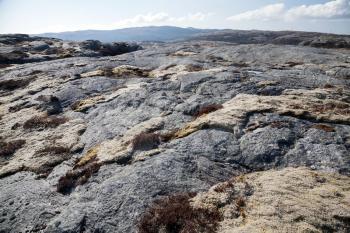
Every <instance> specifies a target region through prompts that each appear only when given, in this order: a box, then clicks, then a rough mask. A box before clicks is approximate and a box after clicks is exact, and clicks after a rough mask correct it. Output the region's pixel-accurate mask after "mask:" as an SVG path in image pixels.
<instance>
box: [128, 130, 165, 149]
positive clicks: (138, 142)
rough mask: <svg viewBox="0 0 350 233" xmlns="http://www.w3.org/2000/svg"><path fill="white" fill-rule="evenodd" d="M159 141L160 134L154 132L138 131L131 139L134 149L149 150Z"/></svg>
mask: <svg viewBox="0 0 350 233" xmlns="http://www.w3.org/2000/svg"><path fill="white" fill-rule="evenodd" d="M159 143H160V136H159V135H158V134H156V133H140V134H139V135H136V136H135V137H134V139H133V140H132V146H133V149H134V150H149V149H154V148H157V146H158V145H159Z"/></svg>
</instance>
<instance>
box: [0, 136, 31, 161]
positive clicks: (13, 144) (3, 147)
mask: <svg viewBox="0 0 350 233" xmlns="http://www.w3.org/2000/svg"><path fill="white" fill-rule="evenodd" d="M25 143H26V141H25V140H22V139H20V140H14V141H10V142H4V141H0V156H4V157H5V156H11V155H13V154H14V153H15V152H16V150H18V149H20V148H22V146H23V145H24V144H25Z"/></svg>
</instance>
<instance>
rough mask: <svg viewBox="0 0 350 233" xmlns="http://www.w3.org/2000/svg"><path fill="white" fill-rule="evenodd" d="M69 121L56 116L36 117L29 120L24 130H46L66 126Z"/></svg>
mask: <svg viewBox="0 0 350 233" xmlns="http://www.w3.org/2000/svg"><path fill="white" fill-rule="evenodd" d="M67 121H68V119H67V118H65V117H56V116H34V117H32V118H30V119H29V120H27V121H26V122H25V123H24V125H23V128H24V129H46V128H55V127H57V126H59V125H61V124H64V123H66V122H67Z"/></svg>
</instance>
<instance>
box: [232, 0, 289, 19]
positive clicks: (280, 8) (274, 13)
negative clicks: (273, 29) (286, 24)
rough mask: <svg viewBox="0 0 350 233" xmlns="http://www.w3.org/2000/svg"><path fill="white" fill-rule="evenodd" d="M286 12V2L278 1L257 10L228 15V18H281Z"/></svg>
mask: <svg viewBox="0 0 350 233" xmlns="http://www.w3.org/2000/svg"><path fill="white" fill-rule="evenodd" d="M283 12H284V4H283V3H277V4H272V5H267V6H264V7H262V8H259V9H257V10H252V11H246V12H244V13H241V14H238V15H234V16H231V17H228V18H227V19H228V20H232V21H245V20H271V19H276V18H280V16H281V15H282V14H283Z"/></svg>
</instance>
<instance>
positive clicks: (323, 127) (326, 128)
mask: <svg viewBox="0 0 350 233" xmlns="http://www.w3.org/2000/svg"><path fill="white" fill-rule="evenodd" d="M312 128H315V129H320V130H323V131H326V132H334V131H335V128H334V127H332V126H330V125H325V124H317V125H313V126H312Z"/></svg>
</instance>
